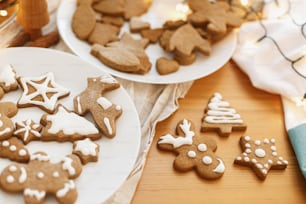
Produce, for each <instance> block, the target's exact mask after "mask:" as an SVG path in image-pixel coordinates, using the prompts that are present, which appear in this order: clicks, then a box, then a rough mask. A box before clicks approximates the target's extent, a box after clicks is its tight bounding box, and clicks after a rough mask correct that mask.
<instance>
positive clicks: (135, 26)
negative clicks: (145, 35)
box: [129, 17, 151, 33]
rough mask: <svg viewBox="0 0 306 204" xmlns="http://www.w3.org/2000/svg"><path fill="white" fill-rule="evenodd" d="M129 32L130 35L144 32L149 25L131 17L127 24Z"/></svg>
mask: <svg viewBox="0 0 306 204" xmlns="http://www.w3.org/2000/svg"><path fill="white" fill-rule="evenodd" d="M129 26H130V31H131V32H132V33H138V32H140V31H141V30H146V29H149V28H150V26H151V25H150V23H148V22H146V21H143V20H141V18H139V17H132V18H131V19H130V22H129Z"/></svg>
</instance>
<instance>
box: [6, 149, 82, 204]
mask: <svg viewBox="0 0 306 204" xmlns="http://www.w3.org/2000/svg"><path fill="white" fill-rule="evenodd" d="M81 172H82V164H81V162H80V160H79V158H78V157H77V156H76V155H73V154H72V155H68V156H66V157H65V158H64V159H63V160H62V161H60V162H58V163H51V162H50V158H49V156H48V155H47V154H46V153H44V152H36V153H34V154H33V155H31V159H30V162H29V163H28V164H10V165H8V166H7V167H6V168H5V169H4V170H3V171H2V173H1V175H0V184H1V187H2V189H3V190H4V191H7V192H11V193H18V192H23V196H24V199H25V203H26V204H33V203H35V204H42V203H44V200H45V198H46V196H47V194H48V195H49V194H50V195H54V196H55V198H56V200H57V201H58V202H59V203H60V204H67V203H74V202H75V201H76V199H77V194H78V193H77V190H76V185H75V183H74V181H73V180H72V179H75V178H76V177H78V176H79V175H80V174H81Z"/></svg>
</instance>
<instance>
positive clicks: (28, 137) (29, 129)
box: [14, 119, 43, 144]
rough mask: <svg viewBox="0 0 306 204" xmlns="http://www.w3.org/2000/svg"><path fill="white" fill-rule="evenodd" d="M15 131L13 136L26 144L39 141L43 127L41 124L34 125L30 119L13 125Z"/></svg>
mask: <svg viewBox="0 0 306 204" xmlns="http://www.w3.org/2000/svg"><path fill="white" fill-rule="evenodd" d="M15 126H16V128H15V129H16V130H15V131H14V135H15V136H16V137H18V138H19V139H21V140H22V141H23V143H24V144H28V143H29V142H30V141H32V140H40V138H41V133H40V131H41V130H42V128H43V126H42V125H41V124H38V123H35V122H34V121H33V120H31V119H27V120H25V121H22V122H16V123H15Z"/></svg>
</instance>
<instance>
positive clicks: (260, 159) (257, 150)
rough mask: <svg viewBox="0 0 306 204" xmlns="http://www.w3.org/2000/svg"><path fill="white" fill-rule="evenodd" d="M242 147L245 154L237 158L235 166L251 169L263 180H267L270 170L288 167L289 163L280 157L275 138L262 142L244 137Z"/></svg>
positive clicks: (241, 141) (241, 140)
mask: <svg viewBox="0 0 306 204" xmlns="http://www.w3.org/2000/svg"><path fill="white" fill-rule="evenodd" d="M240 146H241V149H242V150H243V153H241V154H240V155H239V156H237V157H236V159H235V161H234V164H237V165H242V166H248V167H250V168H251V169H252V170H253V171H254V172H255V174H256V175H257V177H258V178H259V179H261V180H265V179H266V177H267V175H268V172H269V171H270V170H272V169H276V170H283V169H285V168H286V167H287V165H288V161H287V160H285V159H284V158H283V157H281V156H279V155H278V153H277V151H276V150H277V149H276V146H275V139H273V138H272V139H268V138H265V139H264V140H262V141H261V140H252V139H251V137H250V136H242V137H241V138H240Z"/></svg>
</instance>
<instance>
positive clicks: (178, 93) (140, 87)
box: [0, 13, 192, 204]
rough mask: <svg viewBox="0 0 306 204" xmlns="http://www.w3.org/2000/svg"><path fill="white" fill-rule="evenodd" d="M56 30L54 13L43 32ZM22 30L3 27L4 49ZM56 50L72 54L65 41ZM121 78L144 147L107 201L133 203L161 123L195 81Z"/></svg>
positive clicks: (0, 33)
mask: <svg viewBox="0 0 306 204" xmlns="http://www.w3.org/2000/svg"><path fill="white" fill-rule="evenodd" d="M55 29H56V18H55V13H54V14H53V15H52V16H51V20H50V23H49V24H48V25H47V26H46V27H44V30H43V32H45V33H47V32H50V31H52V30H55ZM20 30H21V28H20V26H18V25H17V24H16V22H13V23H11V24H10V25H9V26H7V27H6V28H5V29H3V30H1V31H0V36H1V37H0V48H5V47H6V46H7V44H8V42H9V41H10V40H11V39H12V37H14V36H15V35H17V34H18V33H19V32H20ZM53 49H57V50H62V51H65V52H70V53H72V52H71V51H70V49H69V48H68V47H67V46H66V45H65V43H64V42H63V41H62V40H61V41H60V42H59V43H58V44H57V45H56V46H54V47H53ZM117 80H118V81H119V82H120V83H121V85H122V86H123V87H124V88H125V89H126V91H127V92H128V93H129V95H130V97H131V99H132V100H133V101H134V103H135V106H136V109H137V112H138V114H139V118H140V123H141V146H140V150H139V155H138V158H137V161H136V163H135V166H134V169H133V170H132V172H131V173H130V175H129V177H128V178H127V180H126V181H125V182H124V184H123V185H122V186H121V188H120V189H118V191H117V192H116V193H115V194H114V195H113V196H112V197H110V198H109V200H108V201H107V202H106V203H107V204H110V203H111V204H116V203H118V204H125V203H130V202H131V200H132V198H133V195H134V193H135V190H136V187H137V184H138V182H139V180H140V178H141V175H142V172H143V168H144V165H145V162H146V156H147V153H148V150H149V148H150V147H151V144H152V140H153V137H154V134H155V126H156V124H157V122H159V121H162V120H164V119H165V118H167V117H169V116H170V115H171V114H172V113H173V112H175V111H176V110H177V108H178V103H177V100H178V99H179V98H182V97H184V96H185V94H186V93H187V92H188V90H189V88H190V87H191V85H192V81H191V82H185V83H179V84H171V85H152V84H142V83H137V82H132V81H128V80H124V79H119V78H117ZM152 148H154V147H152Z"/></svg>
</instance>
